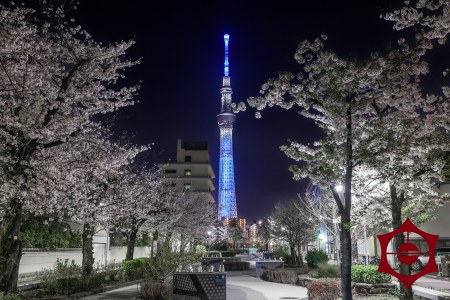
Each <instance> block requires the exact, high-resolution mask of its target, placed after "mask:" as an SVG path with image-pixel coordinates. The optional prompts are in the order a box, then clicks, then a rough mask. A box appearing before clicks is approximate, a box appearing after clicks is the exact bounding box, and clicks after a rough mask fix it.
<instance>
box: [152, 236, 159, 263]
mask: <svg viewBox="0 0 450 300" xmlns="http://www.w3.org/2000/svg"><path fill="white" fill-rule="evenodd" d="M158 237H159V233H158V230H155V231H154V232H153V237H152V246H151V249H150V258H151V259H152V260H155V259H156V253H157V252H158Z"/></svg>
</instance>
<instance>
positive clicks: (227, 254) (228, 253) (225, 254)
mask: <svg viewBox="0 0 450 300" xmlns="http://www.w3.org/2000/svg"><path fill="white" fill-rule="evenodd" d="M235 256H236V252H234V251H223V252H222V257H235Z"/></svg>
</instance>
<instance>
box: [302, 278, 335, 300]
mask: <svg viewBox="0 0 450 300" xmlns="http://www.w3.org/2000/svg"><path fill="white" fill-rule="evenodd" d="M340 291H341V284H340V281H339V280H337V279H318V280H313V281H311V282H309V283H308V299H309V300H334V299H338V298H339V293H340Z"/></svg>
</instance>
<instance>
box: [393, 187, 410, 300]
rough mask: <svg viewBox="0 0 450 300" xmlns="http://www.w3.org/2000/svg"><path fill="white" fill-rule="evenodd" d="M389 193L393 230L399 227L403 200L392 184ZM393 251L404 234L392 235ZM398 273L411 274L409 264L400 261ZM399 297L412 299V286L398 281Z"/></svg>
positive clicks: (400, 243) (402, 239) (401, 242)
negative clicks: (408, 286)
mask: <svg viewBox="0 0 450 300" xmlns="http://www.w3.org/2000/svg"><path fill="white" fill-rule="evenodd" d="M390 193H391V211H392V228H393V230H395V229H397V228H399V227H400V226H401V225H402V206H403V201H404V200H405V199H404V198H405V195H404V193H401V194H400V195H398V194H397V189H396V188H395V186H394V185H391V186H390ZM393 240H394V243H393V246H394V252H397V249H398V247H400V246H401V245H402V244H403V243H404V242H405V235H404V234H403V233H402V234H397V235H396V236H395V237H394V239H393ZM399 262H400V261H399ZM400 274H403V275H407V276H409V275H411V269H410V267H409V265H407V264H404V263H402V262H400ZM399 298H400V299H413V292H412V287H410V288H407V287H405V286H404V285H403V283H402V282H400V296H399Z"/></svg>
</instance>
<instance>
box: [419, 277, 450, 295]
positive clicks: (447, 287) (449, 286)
mask: <svg viewBox="0 0 450 300" xmlns="http://www.w3.org/2000/svg"><path fill="white" fill-rule="evenodd" d="M415 284H416V285H419V286H422V287H426V288H431V289H434V290H442V291H444V292H446V293H450V278H449V277H437V276H435V275H426V276H424V277H421V278H419V279H417V281H416V282H415Z"/></svg>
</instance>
